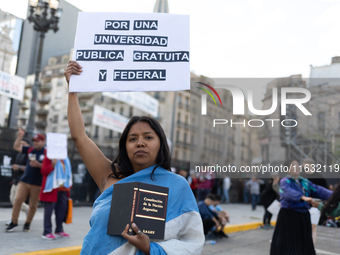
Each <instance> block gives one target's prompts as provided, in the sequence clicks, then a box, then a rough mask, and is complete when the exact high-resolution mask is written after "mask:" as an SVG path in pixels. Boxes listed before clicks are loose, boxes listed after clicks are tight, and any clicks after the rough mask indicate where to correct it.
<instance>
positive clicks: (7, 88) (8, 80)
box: [0, 71, 25, 101]
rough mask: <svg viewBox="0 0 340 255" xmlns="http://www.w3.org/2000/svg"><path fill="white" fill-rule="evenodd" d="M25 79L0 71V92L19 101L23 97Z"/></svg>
mask: <svg viewBox="0 0 340 255" xmlns="http://www.w3.org/2000/svg"><path fill="white" fill-rule="evenodd" d="M24 90H25V79H24V78H22V77H19V76H16V75H11V74H9V73H5V72H2V71H0V94H2V95H5V96H8V97H11V98H14V99H17V100H19V101H21V100H22V99H23V98H24Z"/></svg>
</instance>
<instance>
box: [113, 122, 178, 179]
mask: <svg viewBox="0 0 340 255" xmlns="http://www.w3.org/2000/svg"><path fill="white" fill-rule="evenodd" d="M138 122H145V123H147V124H149V126H150V127H151V128H152V129H153V130H154V131H155V132H156V134H157V136H158V138H159V141H160V147H159V151H158V155H157V158H156V166H155V168H154V169H153V170H152V173H151V178H152V179H153V176H154V172H155V170H156V168H157V167H158V166H160V167H163V168H164V169H166V170H168V171H171V170H170V163H171V156H170V150H169V146H168V142H167V140H166V136H165V133H164V130H163V128H162V126H161V125H160V124H159V123H158V121H157V120H155V119H153V118H151V117H147V116H134V117H132V118H131V119H130V121H129V122H128V124H127V125H126V127H125V129H124V131H123V133H122V135H121V136H120V139H119V148H118V155H117V157H116V158H115V159H114V161H113V162H112V163H111V170H112V174H110V175H109V177H114V178H117V179H121V178H124V177H127V176H130V175H132V174H134V172H133V168H132V164H131V161H130V159H129V157H128V154H127V151H126V140H127V136H128V133H129V131H130V129H131V127H132V126H133V125H134V124H136V123H138ZM115 165H118V169H116V166H115Z"/></svg>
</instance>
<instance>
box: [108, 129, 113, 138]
mask: <svg viewBox="0 0 340 255" xmlns="http://www.w3.org/2000/svg"><path fill="white" fill-rule="evenodd" d="M112 137H113V131H112V130H109V138H112Z"/></svg>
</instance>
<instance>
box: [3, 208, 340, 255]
mask: <svg viewBox="0 0 340 255" xmlns="http://www.w3.org/2000/svg"><path fill="white" fill-rule="evenodd" d="M222 207H223V208H224V209H225V210H226V211H228V212H229V214H230V224H229V225H228V226H227V227H226V229H225V232H226V233H229V238H226V239H221V240H218V241H217V243H216V244H215V245H211V244H206V245H204V249H203V252H202V255H210V254H211V255H213V254H214V255H215V254H216V255H222V254H226V255H229V254H230V255H239V254H240V255H243V254H244V255H249V254H252V255H257V254H258V255H263V254H269V247H270V240H271V237H272V234H273V230H264V229H258V226H259V224H260V222H261V220H262V216H263V213H264V209H263V207H262V206H258V208H257V209H256V210H255V211H252V210H251V206H250V204H222ZM11 211H12V210H11V208H0V254H3V255H8V254H25V255H33V254H35V255H46V254H50V255H59V254H60V255H62V254H63V255H76V254H79V251H80V248H81V245H82V242H83V238H84V236H85V235H86V234H87V232H88V231H89V229H90V226H89V219H90V215H91V212H92V207H90V206H82V207H78V206H75V207H74V209H73V223H72V224H69V225H64V230H65V232H66V233H68V234H70V238H60V239H57V240H53V241H51V240H45V239H42V238H41V235H42V231H43V208H42V207H40V208H38V211H37V213H36V215H35V217H34V220H33V222H32V224H31V231H30V232H23V231H22V227H23V223H24V220H25V216H26V215H25V214H24V213H22V212H21V213H20V217H19V227H18V228H17V229H16V230H14V231H13V232H11V233H6V232H5V228H6V226H5V223H6V222H7V221H8V220H9V219H10V218H11ZM52 220H53V221H52V222H53V224H54V219H52ZM272 220H274V221H275V220H276V217H275V216H274V217H273V219H272ZM318 231H319V238H318V241H317V245H316V248H317V251H318V252H317V254H318V255H321V254H325V255H326V254H328V255H340V248H339V243H340V231H339V229H332V228H326V227H318Z"/></svg>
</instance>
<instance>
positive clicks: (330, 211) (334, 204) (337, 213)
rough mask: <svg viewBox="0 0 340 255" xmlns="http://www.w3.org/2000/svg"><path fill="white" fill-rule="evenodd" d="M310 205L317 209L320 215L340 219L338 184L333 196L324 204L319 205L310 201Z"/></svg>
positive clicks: (339, 191) (339, 188)
mask: <svg viewBox="0 0 340 255" xmlns="http://www.w3.org/2000/svg"><path fill="white" fill-rule="evenodd" d="M311 205H312V206H313V207H315V208H318V209H319V210H320V211H321V214H324V215H326V216H327V217H329V218H333V219H334V218H337V217H340V182H339V183H338V185H337V187H336V189H335V190H334V192H333V195H332V196H331V197H330V198H329V199H328V200H327V201H326V203H321V202H317V201H314V200H312V201H311Z"/></svg>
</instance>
